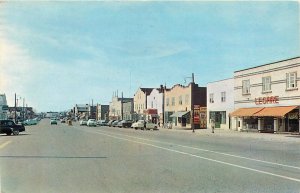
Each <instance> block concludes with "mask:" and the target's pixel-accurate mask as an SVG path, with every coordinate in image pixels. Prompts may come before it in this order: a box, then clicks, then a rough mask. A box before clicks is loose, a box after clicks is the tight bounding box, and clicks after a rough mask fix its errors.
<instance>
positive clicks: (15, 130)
mask: <svg viewBox="0 0 300 193" xmlns="http://www.w3.org/2000/svg"><path fill="white" fill-rule="evenodd" d="M22 131H25V127H24V125H19V124H15V122H14V121H12V120H0V133H1V134H2V133H5V134H6V135H11V134H13V135H19V133H20V132H22Z"/></svg>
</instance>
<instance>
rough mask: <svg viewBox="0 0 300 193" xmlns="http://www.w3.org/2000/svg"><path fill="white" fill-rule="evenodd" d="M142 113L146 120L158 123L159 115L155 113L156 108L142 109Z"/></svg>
mask: <svg viewBox="0 0 300 193" xmlns="http://www.w3.org/2000/svg"><path fill="white" fill-rule="evenodd" d="M144 114H145V117H146V120H147V121H149V122H151V123H155V124H158V122H159V116H158V114H157V109H147V110H145V111H144Z"/></svg>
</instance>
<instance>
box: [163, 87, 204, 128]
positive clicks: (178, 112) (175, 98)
mask: <svg viewBox="0 0 300 193" xmlns="http://www.w3.org/2000/svg"><path fill="white" fill-rule="evenodd" d="M192 87H193V90H192ZM192 97H193V101H192ZM192 103H193V105H194V108H195V105H196V106H198V107H200V108H201V109H203V108H205V115H204V116H205V117H203V111H202V112H198V111H197V116H199V115H200V114H201V116H200V117H201V123H200V122H196V123H195V122H194V123H195V128H204V127H205V128H206V87H199V86H198V84H194V83H190V84H189V85H188V86H183V85H180V84H176V85H174V86H173V87H172V88H171V89H170V90H166V91H165V96H164V110H165V112H164V119H165V120H164V123H168V122H169V123H172V126H173V127H191V123H192V120H193V119H192V116H194V118H195V114H192V113H193V112H192V111H191V109H192ZM200 108H199V110H200ZM194 120H195V119H194ZM197 121H200V120H197ZM204 124H205V125H204ZM200 125H201V126H200Z"/></svg>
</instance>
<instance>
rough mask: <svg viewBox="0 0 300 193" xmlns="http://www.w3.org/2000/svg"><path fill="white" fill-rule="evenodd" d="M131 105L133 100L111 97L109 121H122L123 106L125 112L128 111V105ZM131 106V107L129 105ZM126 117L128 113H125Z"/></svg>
mask: <svg viewBox="0 0 300 193" xmlns="http://www.w3.org/2000/svg"><path fill="white" fill-rule="evenodd" d="M128 102H129V103H131V104H132V103H133V98H123V97H121V98H120V97H118V96H113V98H112V101H111V102H110V103H109V120H123V119H124V104H125V110H127V109H128V104H126V103H128ZM131 106H132V105H131ZM125 113H126V115H128V112H127V111H126V112H125Z"/></svg>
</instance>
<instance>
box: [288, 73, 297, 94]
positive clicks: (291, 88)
mask: <svg viewBox="0 0 300 193" xmlns="http://www.w3.org/2000/svg"><path fill="white" fill-rule="evenodd" d="M291 75H293V83H291V78H292V76H291ZM292 84H293V85H294V86H293V87H291V85H292ZM286 89H287V90H293V89H297V72H289V73H286Z"/></svg>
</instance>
